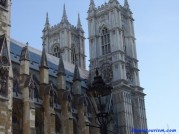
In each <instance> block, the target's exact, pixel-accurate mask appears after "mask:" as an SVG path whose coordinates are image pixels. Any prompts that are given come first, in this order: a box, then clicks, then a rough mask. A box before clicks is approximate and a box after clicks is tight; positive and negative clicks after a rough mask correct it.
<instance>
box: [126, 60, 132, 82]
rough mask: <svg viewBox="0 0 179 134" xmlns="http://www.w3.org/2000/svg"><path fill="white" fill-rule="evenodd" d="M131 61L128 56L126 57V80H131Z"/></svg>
mask: <svg viewBox="0 0 179 134" xmlns="http://www.w3.org/2000/svg"><path fill="white" fill-rule="evenodd" d="M131 62H132V61H131V60H130V59H129V58H126V78H127V81H128V82H132V81H133V68H132V65H131V64H132V63H131Z"/></svg>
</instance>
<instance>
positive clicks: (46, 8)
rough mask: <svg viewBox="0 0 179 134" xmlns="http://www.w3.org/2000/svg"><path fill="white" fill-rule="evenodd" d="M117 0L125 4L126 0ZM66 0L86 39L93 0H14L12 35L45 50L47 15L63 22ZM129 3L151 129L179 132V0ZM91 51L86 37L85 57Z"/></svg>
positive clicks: (71, 17) (70, 16) (133, 0)
mask: <svg viewBox="0 0 179 134" xmlns="http://www.w3.org/2000/svg"><path fill="white" fill-rule="evenodd" d="M107 1H108V0H106V2H107ZM104 2H105V0H96V1H95V4H96V6H100V5H101V4H102V3H104ZM119 2H120V4H121V5H123V0H120V1H119ZM64 3H65V4H66V10H67V15H68V20H69V21H70V22H71V23H72V24H73V25H76V24H77V17H78V16H77V15H78V12H79V13H80V16H81V21H82V25H83V28H84V31H85V37H86V38H87V37H88V32H87V30H88V27H87V20H86V18H87V10H88V7H89V0H38V1H37V0H23V1H22V0H17V1H15V0H12V19H11V37H12V38H14V39H16V40H18V41H20V42H23V43H26V42H27V41H28V42H29V45H30V46H32V47H35V48H37V49H40V50H41V48H42V45H41V44H42V40H41V36H42V29H43V27H44V24H45V14H46V12H48V13H49V20H50V24H51V25H54V24H57V23H59V22H60V20H61V17H62V11H63V4H64ZM129 5H130V8H131V10H132V12H133V17H134V19H135V22H134V25H135V36H136V39H137V40H136V44H137V52H138V60H139V69H140V83H141V86H142V87H144V88H145V90H144V92H145V93H146V94H147V96H146V114H147V120H148V128H149V129H155V128H158V129H163V128H167V124H168V126H169V128H171V129H177V131H178V132H177V133H179V123H178V121H179V60H178V59H179V1H178V0H170V1H169V0H129ZM88 51H89V50H88V40H87V39H86V55H87V56H88ZM87 60H88V57H87ZM87 64H88V63H87ZM171 134H172V133H171ZM173 134H174V133H173Z"/></svg>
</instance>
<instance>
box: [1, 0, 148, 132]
mask: <svg viewBox="0 0 179 134" xmlns="http://www.w3.org/2000/svg"><path fill="white" fill-rule="evenodd" d="M12 2H16V1H12ZM59 2H60V1H59ZM87 12H88V16H87V23H88V30H89V31H84V30H83V27H82V25H81V20H80V16H79V15H78V23H77V25H76V26H74V25H72V24H71V23H70V22H69V20H68V17H67V16H68V15H67V13H66V9H65V5H64V8H63V14H62V19H61V22H59V23H58V24H56V25H54V26H51V25H50V23H49V18H48V13H47V14H46V20H45V26H44V29H42V42H43V43H42V48H43V49H42V52H41V51H39V50H37V49H35V48H32V47H31V46H30V45H28V43H26V44H23V43H21V42H19V41H17V40H15V39H12V38H11V37H10V27H11V24H10V22H11V16H10V15H11V0H0V134H98V133H99V130H98V129H97V128H91V127H90V126H89V125H86V124H92V125H95V124H94V122H95V121H94V119H95V118H94V116H95V115H94V112H93V109H92V106H91V105H90V103H89V100H88V98H87V96H86V90H87V89H88V84H89V83H90V82H91V81H93V77H94V76H95V75H94V74H95V73H94V72H95V69H96V68H100V69H99V71H100V72H99V73H100V74H101V76H102V78H103V79H104V81H105V82H106V83H110V84H111V85H112V87H113V90H112V94H113V97H112V113H113V114H112V116H113V118H112V121H111V124H110V126H109V127H110V129H111V131H112V132H114V133H116V134H134V132H132V131H131V130H132V129H133V128H135V129H146V128H147V120H146V111H145V100H144V97H145V94H144V92H143V88H142V87H141V86H140V81H139V69H138V60H137V52H136V44H135V34H134V33H135V32H134V24H133V21H134V19H133V16H132V12H131V10H130V7H129V3H128V0H124V4H121V3H120V2H119V1H118V0H109V1H108V2H107V3H104V4H103V5H101V6H96V5H95V1H94V0H90V2H89V9H87ZM84 32H88V33H89V34H88V39H89V48H90V49H89V53H90V55H89V57H90V68H89V71H88V70H86V65H85V63H86V55H85V37H84ZM109 134H110V132H109ZM141 134H144V133H141ZM145 134H146V133H145Z"/></svg>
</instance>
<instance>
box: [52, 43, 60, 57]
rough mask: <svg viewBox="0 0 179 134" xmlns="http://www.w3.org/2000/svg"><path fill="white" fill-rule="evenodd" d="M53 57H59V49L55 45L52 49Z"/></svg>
mask: <svg viewBox="0 0 179 134" xmlns="http://www.w3.org/2000/svg"><path fill="white" fill-rule="evenodd" d="M53 56H55V57H60V48H59V47H58V46H57V45H55V46H54V47H53Z"/></svg>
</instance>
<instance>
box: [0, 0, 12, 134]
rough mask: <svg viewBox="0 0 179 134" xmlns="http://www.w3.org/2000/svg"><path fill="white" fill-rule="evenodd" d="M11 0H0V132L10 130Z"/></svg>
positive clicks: (9, 131)
mask: <svg viewBox="0 0 179 134" xmlns="http://www.w3.org/2000/svg"><path fill="white" fill-rule="evenodd" d="M10 14H11V0H1V1H0V132H1V134H5V133H6V134H7V133H8V134H10V133H11V130H12V123H11V121H12V117H11V115H12V82H13V81H12V80H13V75H12V68H11V58H10V56H9V55H10V53H9V46H10Z"/></svg>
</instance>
